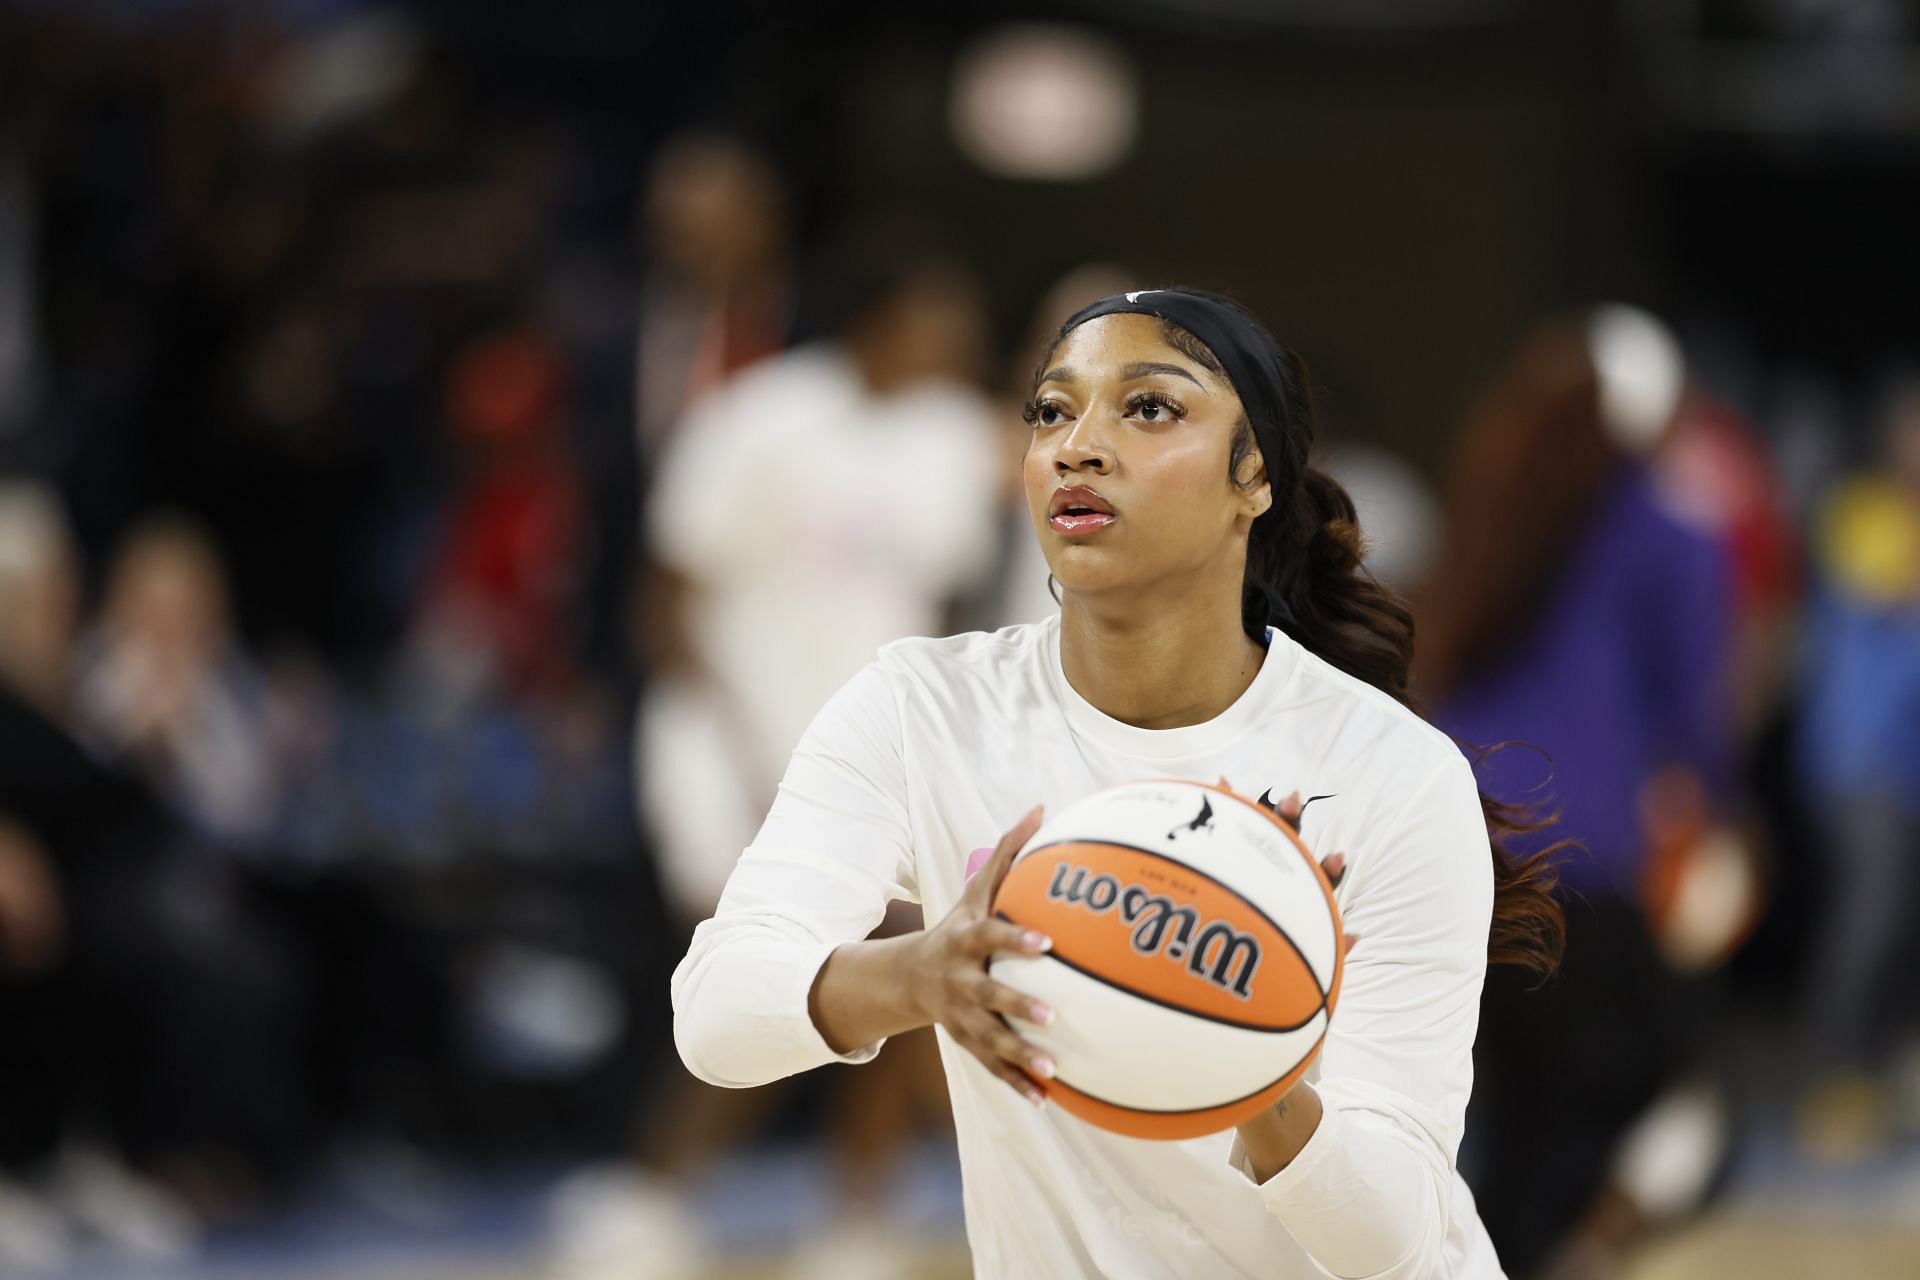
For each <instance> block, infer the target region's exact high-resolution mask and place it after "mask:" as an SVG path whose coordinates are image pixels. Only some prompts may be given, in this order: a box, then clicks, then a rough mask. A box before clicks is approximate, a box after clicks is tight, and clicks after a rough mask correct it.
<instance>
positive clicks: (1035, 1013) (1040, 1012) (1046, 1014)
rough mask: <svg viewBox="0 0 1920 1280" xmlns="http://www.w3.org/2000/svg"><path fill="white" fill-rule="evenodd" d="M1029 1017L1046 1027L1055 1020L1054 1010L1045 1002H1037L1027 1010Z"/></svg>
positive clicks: (1029, 1019)
mask: <svg viewBox="0 0 1920 1280" xmlns="http://www.w3.org/2000/svg"><path fill="white" fill-rule="evenodd" d="M1027 1019H1028V1021H1030V1022H1037V1023H1039V1024H1040V1025H1041V1026H1043V1027H1044V1026H1046V1025H1047V1024H1048V1023H1049V1022H1052V1021H1053V1010H1051V1009H1049V1008H1048V1007H1047V1006H1046V1005H1044V1004H1039V1003H1035V1004H1034V1005H1033V1006H1032V1007H1031V1008H1029V1009H1028V1010H1027Z"/></svg>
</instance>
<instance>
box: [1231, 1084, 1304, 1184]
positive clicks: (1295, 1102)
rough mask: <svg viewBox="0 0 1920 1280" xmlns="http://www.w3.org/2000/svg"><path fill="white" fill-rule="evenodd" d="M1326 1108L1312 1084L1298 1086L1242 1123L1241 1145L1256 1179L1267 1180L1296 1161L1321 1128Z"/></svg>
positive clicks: (1257, 1180) (1258, 1180) (1259, 1180)
mask: <svg viewBox="0 0 1920 1280" xmlns="http://www.w3.org/2000/svg"><path fill="white" fill-rule="evenodd" d="M1322 1111H1323V1108H1322V1106H1321V1103H1320V1095H1319V1094H1317V1093H1315V1092H1314V1091H1313V1086H1312V1085H1310V1084H1307V1083H1305V1082H1304V1081H1303V1082H1301V1083H1300V1084H1297V1085H1295V1086H1294V1087H1293V1088H1292V1089H1290V1090H1288V1091H1287V1096H1286V1097H1284V1098H1282V1099H1280V1101H1279V1102H1276V1103H1275V1104H1274V1105H1273V1106H1271V1107H1268V1108H1267V1109H1266V1110H1265V1111H1262V1112H1261V1113H1260V1114H1259V1115H1257V1116H1255V1117H1254V1118H1253V1119H1251V1120H1249V1121H1247V1122H1246V1123H1245V1124H1243V1125H1241V1126H1240V1147H1241V1149H1242V1150H1243V1151H1245V1152H1246V1156H1247V1166H1248V1169H1249V1170H1250V1172H1251V1174H1252V1177H1253V1180H1254V1181H1255V1182H1265V1181H1266V1180H1267V1179H1269V1178H1271V1177H1272V1176H1273V1175H1274V1174H1276V1173H1278V1172H1280V1171H1281V1170H1282V1169H1284V1168H1286V1167H1287V1166H1288V1165H1290V1164H1292V1163H1293V1158H1294V1157H1295V1156H1297V1155H1299V1154H1300V1149H1301V1148H1302V1147H1304V1146H1306V1145H1307V1139H1309V1138H1311V1137H1313V1132H1314V1130H1315V1129H1317V1128H1319V1127H1320V1116H1321V1113H1322Z"/></svg>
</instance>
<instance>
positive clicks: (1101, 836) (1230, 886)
mask: <svg viewBox="0 0 1920 1280" xmlns="http://www.w3.org/2000/svg"><path fill="white" fill-rule="evenodd" d="M993 909H994V912H995V914H997V915H999V916H1001V917H1002V918H1004V919H1008V920H1012V921H1014V922H1015V923H1017V924H1021V925H1025V926H1028V927H1030V928H1034V929H1038V930H1039V931H1041V932H1042V933H1044V934H1046V935H1047V936H1048V937H1050V938H1052V939H1053V950H1052V951H1051V952H1049V953H1048V954H1046V955H1044V956H1014V955H1003V956H998V957H996V958H995V959H994V960H993V962H992V964H991V965H990V966H989V967H990V968H991V970H992V972H993V975H994V977H995V978H997V979H999V980H1000V981H1002V982H1004V983H1006V984H1007V985H1009V986H1011V987H1013V988H1015V989H1016V990H1019V991H1023V992H1025V993H1027V994H1028V995H1032V996H1036V997H1038V998H1040V999H1041V1000H1044V1001H1046V1002H1047V1003H1048V1004H1049V1005H1051V1006H1052V1007H1053V1010H1054V1020H1053V1022H1052V1023H1050V1024H1049V1025H1047V1026H1044V1027H1041V1026H1035V1025H1033V1024H1030V1023H1026V1022H1020V1023H1017V1024H1016V1027H1015V1029H1016V1030H1018V1031H1019V1032H1020V1033H1021V1035H1023V1036H1024V1037H1026V1038H1027V1039H1028V1040H1029V1041H1031V1042H1032V1043H1034V1044H1035V1045H1037V1046H1038V1047H1040V1048H1043V1049H1045V1050H1047V1051H1048V1052H1049V1053H1050V1054H1052V1055H1053V1059H1054V1062H1055V1064H1056V1067H1057V1074H1056V1076H1055V1077H1054V1079H1052V1080H1048V1081H1040V1082H1038V1083H1039V1084H1040V1085H1041V1087H1042V1088H1043V1089H1045V1090H1046V1091H1047V1094H1048V1096H1049V1097H1051V1098H1052V1099H1053V1100H1054V1101H1055V1102H1057V1103H1059V1104H1060V1106H1062V1107H1063V1108H1065V1109H1066V1110H1067V1111H1068V1112H1070V1113H1072V1114H1073V1115H1076V1116H1078V1117H1080V1118H1081V1119H1082V1120H1086V1121H1088V1122H1089V1123H1092V1124H1096V1125H1099V1126H1101V1127H1102V1128H1105V1129H1110V1130H1112V1131H1114V1132H1115V1133H1122V1134H1126V1135H1128V1136H1130V1137H1136V1138H1192V1137H1197V1136H1199V1135H1201V1134H1206V1133H1213V1132H1216V1131H1218V1130H1221V1129H1226V1128H1230V1127H1232V1126H1233V1125H1236V1124H1239V1123H1240V1122H1241V1121H1242V1120H1245V1119H1247V1118H1248V1117H1250V1116H1252V1115H1254V1114H1255V1113H1257V1112H1258V1111H1260V1110H1261V1109H1262V1108H1263V1107H1267V1106H1270V1105H1271V1104H1272V1103H1273V1102H1274V1101H1276V1100H1277V1099H1278V1098H1279V1097H1280V1095H1281V1094H1283V1093H1285V1092H1286V1091H1287V1090H1288V1089H1289V1088H1291V1087H1292V1086H1293V1084H1294V1082H1295V1081H1296V1080H1298V1079H1299V1078H1300V1076H1301V1074H1302V1073H1304V1072H1305V1071H1306V1069H1307V1067H1308V1066H1309V1065H1310V1064H1311V1063H1312V1062H1313V1059H1314V1057H1315V1055H1316V1054H1318V1053H1319V1051H1320V1045H1321V1042H1322V1041H1323V1039H1324V1038H1325V1035H1326V1027H1327V1021H1328V1019H1329V1018H1330V1017H1331V1016H1332V1013H1333V1007H1334V1003H1335V1001H1336V1000H1337V998H1338V996H1339V992H1340V973H1341V965H1342V956H1341V952H1342V950H1343V948H1342V945H1341V929H1340V910H1339V908H1338V907H1337V906H1335V905H1334V901H1333V891H1332V888H1331V886H1329V885H1328V884H1327V880H1326V876H1325V875H1324V874H1323V873H1322V872H1321V870H1320V865H1319V863H1318V862H1317V861H1316V860H1315V859H1314V857H1313V855H1312V854H1311V853H1309V852H1308V851H1307V848H1306V846H1305V845H1303V844H1301V843H1300V840H1299V837H1298V836H1296V835H1295V834H1294V832H1293V830H1292V829H1291V828H1290V827H1288V826H1287V825H1286V824H1285V823H1283V822H1281V821H1280V820H1279V819H1278V818H1277V817H1275V816H1274V815H1273V814H1272V813H1271V812H1269V811H1268V810H1266V809H1264V808H1262V807H1261V806H1259V805H1257V804H1255V803H1254V802H1253V801H1251V800H1248V799H1246V798H1245V797H1243V796H1240V795H1238V794H1236V793H1234V792H1233V791H1230V790H1228V789H1227V788H1225V787H1224V786H1209V785H1207V784H1205V783H1199V782H1184V781H1174V780H1155V781H1149V782H1134V783H1128V784H1126V785H1124V786H1119V787H1113V788H1110V789H1108V790H1106V791H1102V792H1099V793H1098V794H1096V795H1092V796H1089V797H1087V798H1086V799H1085V800H1082V801H1079V802H1078V803H1076V804H1074V805H1071V806H1070V807H1068V808H1066V809H1064V810H1062V811H1061V812H1060V813H1059V814H1058V815H1056V816H1055V817H1054V818H1052V819H1051V820H1049V821H1048V822H1047V823H1046V824H1045V825H1044V826H1042V827H1041V828H1040V830H1039V831H1038V832H1036V833H1035V834H1034V837H1033V839H1032V840H1030V841H1028V842H1027V846H1026V847H1025V848H1024V849H1022V850H1021V851H1020V854H1019V855H1018V857H1017V858H1016V859H1015V860H1014V863H1013V867H1012V868H1011V869H1010V870H1009V871H1008V873H1007V878H1006V879H1005V880H1004V881H1003V882H1002V883H1001V885H1000V890H999V892H998V894H996V896H995V897H994V902H993Z"/></svg>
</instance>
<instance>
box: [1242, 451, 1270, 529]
mask: <svg viewBox="0 0 1920 1280" xmlns="http://www.w3.org/2000/svg"><path fill="white" fill-rule="evenodd" d="M1234 478H1235V479H1236V480H1237V481H1239V483H1240V492H1241V498H1242V499H1243V501H1244V503H1245V506H1244V508H1243V509H1244V510H1245V512H1246V515H1247V518H1248V519H1249V520H1255V519H1258V518H1259V517H1261V516H1263V515H1265V514H1266V512H1267V508H1269V507H1271V506H1272V505H1273V486H1272V485H1271V484H1268V483H1267V463H1266V459H1264V458H1262V457H1261V456H1260V454H1259V451H1258V450H1255V451H1254V452H1251V453H1249V454H1248V455H1247V456H1246V457H1245V458H1243V459H1241V461H1240V474H1239V475H1238V476H1236V477H1234Z"/></svg>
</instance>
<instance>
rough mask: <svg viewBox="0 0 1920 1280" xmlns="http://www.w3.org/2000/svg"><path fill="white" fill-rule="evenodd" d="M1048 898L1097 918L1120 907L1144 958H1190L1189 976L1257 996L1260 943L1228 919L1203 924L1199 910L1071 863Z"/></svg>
mask: <svg viewBox="0 0 1920 1280" xmlns="http://www.w3.org/2000/svg"><path fill="white" fill-rule="evenodd" d="M1047 897H1049V898H1051V899H1053V900H1054V901H1056V902H1064V903H1066V904H1067V905H1069V906H1076V907H1079V908H1080V909H1081V910H1083V911H1086V912H1089V913H1091V914H1093V915H1105V914H1106V913H1107V912H1109V911H1114V910H1115V908H1116V907H1117V908H1118V911H1117V913H1116V914H1117V918H1118V919H1119V920H1120V921H1121V923H1123V924H1128V925H1132V926H1133V932H1132V933H1131V935H1130V936H1129V937H1128V939H1127V941H1128V943H1129V945H1131V946H1132V948H1133V949H1134V950H1135V951H1137V952H1139V953H1140V954H1141V955H1143V956H1150V955H1154V954H1156V953H1158V954H1160V955H1164V956H1165V957H1166V958H1167V959H1169V960H1172V961H1174V962H1176V963H1178V962H1180V961H1181V960H1183V959H1184V960H1185V961H1186V966H1187V972H1189V973H1191V974H1193V975H1194V976H1195V977H1196V978H1199V979H1201V980H1202V981H1204V982H1209V983H1212V984H1213V985H1214V986H1216V987H1218V988H1220V989H1221V990H1222V991H1231V992H1232V993H1233V994H1234V995H1236V996H1238V997H1239V998H1240V999H1242V1000H1248V999H1251V998H1252V996H1253V990H1252V987H1253V975H1254V972H1255V971H1256V970H1258V969H1259V968H1260V940H1259V939H1258V938H1256V937H1254V936H1253V935H1252V934H1249V933H1242V932H1241V931H1240V930H1238V929H1236V928H1234V927H1233V926H1232V925H1230V924H1228V923H1227V922H1226V921H1224V920H1210V921H1208V922H1207V923H1206V924H1204V925H1202V924H1200V912H1199V910H1198V909H1197V908H1195V907H1191V906H1188V905H1185V904H1183V903H1176V902H1174V900H1173V899H1172V898H1169V897H1168V896H1167V895H1165V894H1164V893H1155V892H1154V891H1153V890H1151V889H1149V888H1147V887H1146V886H1145V885H1141V884H1129V885H1124V886H1123V885H1122V884H1121V883H1120V881H1119V879H1118V878H1116V877H1114V876H1112V875H1109V874H1107V873H1106V872H1101V873H1100V874H1099V875H1094V874H1093V872H1092V869H1091V868H1088V867H1083V866H1075V865H1074V864H1072V863H1070V862H1059V863H1056V864H1055V865H1054V868H1053V879H1052V881H1051V882H1049V883H1048V885H1047ZM1196 928H1197V929H1198V932H1196Z"/></svg>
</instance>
